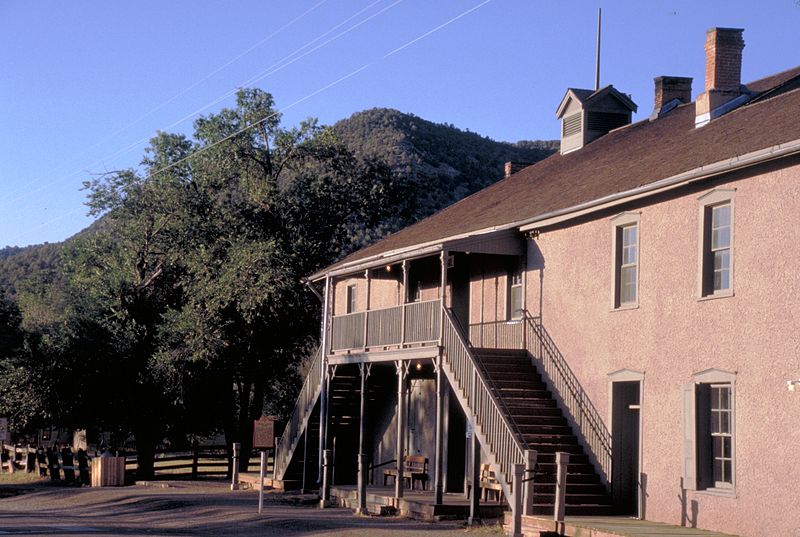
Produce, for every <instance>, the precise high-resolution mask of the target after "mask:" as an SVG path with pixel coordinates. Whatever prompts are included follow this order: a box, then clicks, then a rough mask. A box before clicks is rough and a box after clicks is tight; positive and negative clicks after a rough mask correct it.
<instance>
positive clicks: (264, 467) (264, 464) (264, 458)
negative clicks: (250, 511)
mask: <svg viewBox="0 0 800 537" xmlns="http://www.w3.org/2000/svg"><path fill="white" fill-rule="evenodd" d="M266 473H267V452H266V451H262V452H261V466H260V468H259V470H258V514H259V515H260V514H261V511H263V510H264V476H265V475H266Z"/></svg>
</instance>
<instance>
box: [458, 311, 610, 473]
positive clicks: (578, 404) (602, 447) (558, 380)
mask: <svg viewBox="0 0 800 537" xmlns="http://www.w3.org/2000/svg"><path fill="white" fill-rule="evenodd" d="M469 338H470V343H471V344H472V346H473V347H485V348H495V349H526V350H527V351H528V352H529V353H530V355H531V357H532V358H533V359H534V360H536V361H537V362H539V364H540V365H541V368H542V369H543V373H544V378H545V380H546V381H547V382H548V384H549V385H550V387H551V389H552V390H553V392H555V394H556V395H557V397H558V399H559V400H560V401H561V403H562V405H563V407H564V408H563V410H564V411H565V413H566V414H567V416H568V418H569V419H570V420H571V421H572V423H573V424H574V425H575V427H576V428H577V429H578V431H577V432H578V433H579V435H578V436H579V438H581V440H582V443H583V445H584V447H585V448H586V449H587V451H588V452H589V456H590V457H592V458H593V459H594V461H595V463H596V466H597V469H598V471H599V472H600V474H601V476H602V478H603V479H604V480H605V482H606V483H608V482H609V481H610V479H611V464H612V451H611V433H610V432H609V431H608V428H607V427H606V425H605V423H604V422H603V419H602V418H601V417H600V413H599V412H598V411H597V409H596V408H595V407H594V405H593V404H592V401H591V400H590V399H589V396H588V395H587V394H586V391H585V390H584V389H583V387H582V386H581V384H580V382H579V381H578V378H577V377H576V376H575V373H573V371H572V369H570V367H569V364H568V363H567V360H566V358H564V356H563V355H562V354H561V352H560V351H559V350H558V347H557V346H556V344H555V342H554V341H553V340H552V338H551V337H550V334H548V333H547V330H545V328H544V325H543V324H542V322H541V318H540V317H532V316H530V315H528V314H527V313H526V315H525V316H524V317H523V319H521V320H511V321H493V322H488V323H476V324H471V325H470V326H469Z"/></svg>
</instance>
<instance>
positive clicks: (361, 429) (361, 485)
mask: <svg viewBox="0 0 800 537" xmlns="http://www.w3.org/2000/svg"><path fill="white" fill-rule="evenodd" d="M371 368H372V364H365V363H360V364H358V369H359V372H360V373H361V410H360V416H359V423H358V513H359V514H362V515H366V514H367V454H366V453H364V437H365V436H366V430H367V429H366V415H367V379H368V378H369V372H370V369H371Z"/></svg>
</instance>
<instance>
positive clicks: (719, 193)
mask: <svg viewBox="0 0 800 537" xmlns="http://www.w3.org/2000/svg"><path fill="white" fill-rule="evenodd" d="M735 194H736V189H735V188H715V189H714V190H711V191H709V192H706V193H705V194H703V195H702V196H700V197H699V198H697V201H698V211H697V215H698V217H697V236H698V241H697V298H698V300H709V299H714V298H725V297H731V296H734V281H735V279H734V273H735V271H734V267H735V264H736V262H735V259H736V255H735V251H734V249H735V244H736V241H735V232H734V229H735V223H736V218H735V216H736V215H735V213H736V211H735V207H734V205H735V204H734V198H735ZM719 205H728V206H730V248H729V252H730V254H729V269H728V284H729V285H728V288H727V289H720V290H719V291H714V290H713V289H710V290H709V289H707V288H706V278H707V275H706V273H707V271H708V268H707V267H708V264H707V263H708V262H711V261H710V260H707V255H708V254H709V250H708V249H707V248H706V241H705V237H706V226H707V225H710V222H708V223H707V222H706V215H707V213H708V212H709V211H708V210H709V209H711V208H713V207H716V206H719ZM709 248H710V245H709ZM712 267H713V265H712ZM712 270H713V268H712Z"/></svg>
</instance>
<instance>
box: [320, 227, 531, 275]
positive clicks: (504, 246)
mask: <svg viewBox="0 0 800 537" xmlns="http://www.w3.org/2000/svg"><path fill="white" fill-rule="evenodd" d="M443 251H448V252H468V253H475V254H494V255H523V254H524V253H525V243H524V238H523V236H522V235H521V234H520V233H519V230H518V229H517V226H516V225H514V224H510V225H506V226H498V227H495V228H490V229H483V230H479V231H474V232H470V233H464V234H461V235H454V236H452V237H445V238H444V239H441V240H437V241H431V242H428V243H422V244H415V245H413V246H409V247H407V248H400V249H397V250H391V251H388V252H383V253H381V254H378V255H375V256H372V257H368V258H366V259H359V260H357V261H353V262H351V263H344V264H341V265H339V266H337V267H336V268H335V269H333V270H327V269H326V270H321V271H319V272H316V273H314V274H312V275H311V276H309V278H308V279H309V280H310V281H317V280H320V279H322V278H326V277H335V276H343V275H346V274H353V273H355V272H361V271H363V270H368V269H371V268H378V267H383V266H386V265H392V264H395V263H399V262H401V261H410V260H412V259H419V258H421V257H428V256H430V255H435V254H438V253H440V252H443Z"/></svg>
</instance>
